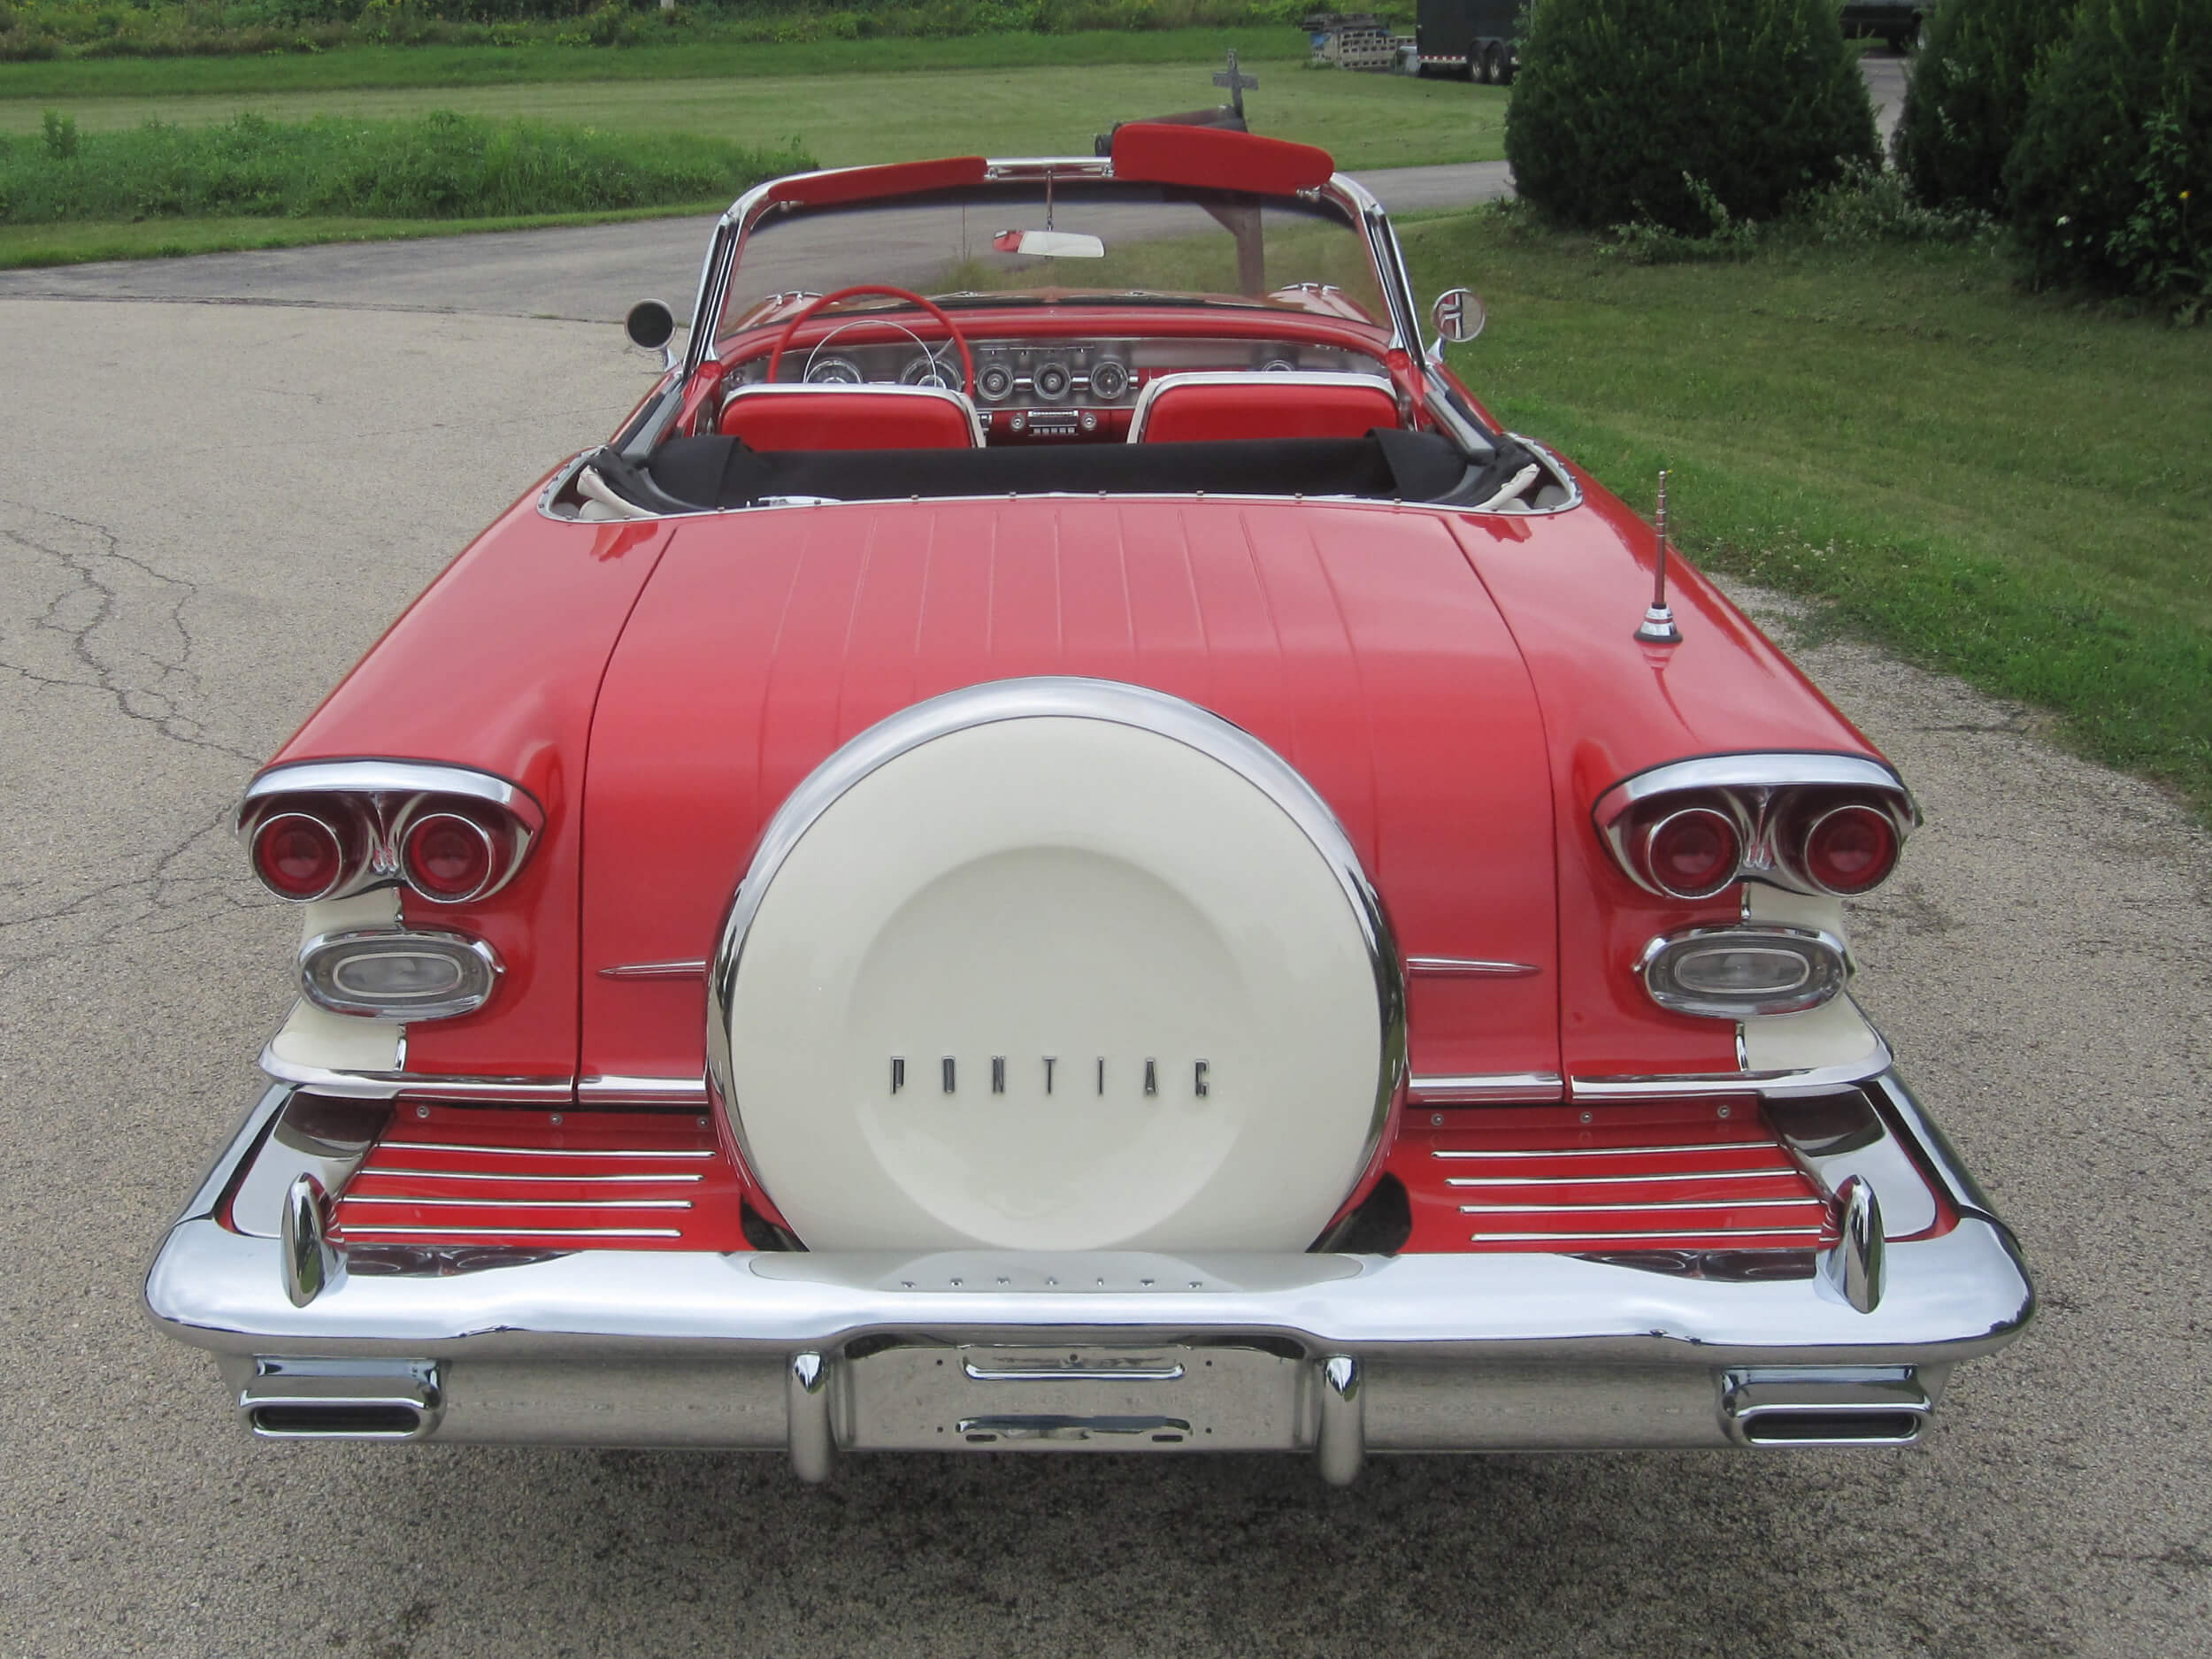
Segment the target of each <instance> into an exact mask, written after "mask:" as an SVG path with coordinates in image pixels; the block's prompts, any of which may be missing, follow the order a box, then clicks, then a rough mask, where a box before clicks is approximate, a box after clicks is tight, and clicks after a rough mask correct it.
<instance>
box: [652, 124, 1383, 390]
mask: <svg viewBox="0 0 2212 1659" xmlns="http://www.w3.org/2000/svg"><path fill="white" fill-rule="evenodd" d="M863 171H865V169H852V168H839V169H833V170H828V171H826V172H824V173H811V174H807V173H801V174H794V175H792V176H791V178H790V179H775V180H768V181H766V182H764V183H762V184H758V185H756V186H755V187H754V188H751V189H749V190H748V191H747V192H746V193H745V194H744V195H743V196H740V197H738V199H737V200H736V201H735V202H733V203H732V204H731V205H730V208H729V211H726V212H725V213H724V214H723V215H722V217H721V218H720V219H718V221H717V222H716V224H715V228H714V235H713V238H712V240H711V241H710V242H709V244H708V248H707V257H706V262H705V264H704V265H703V266H702V268H701V270H700V273H699V291H698V296H697V298H696V299H695V302H694V303H693V306H692V320H691V335H690V339H689V340H688V342H687V344H686V347H685V354H684V361H683V367H684V373H685V376H686V377H687V378H688V376H689V375H690V374H692V373H695V372H696V371H697V370H698V369H699V368H700V367H702V366H703V365H705V364H706V363H707V362H709V361H710V360H711V359H712V358H713V357H715V355H716V352H717V349H718V346H719V344H720V341H719V339H718V334H719V329H720V324H721V319H722V311H723V307H724V304H725V303H726V300H727V298H728V296H729V292H730V288H731V284H732V282H733V279H734V277H735V276H736V273H737V267H738V265H739V263H740V261H741V257H742V255H743V250H744V244H745V241H746V239H747V237H748V236H749V234H751V232H752V230H753V227H755V226H757V224H759V223H760V221H761V220H762V219H764V218H766V217H767V216H768V215H769V214H770V213H771V212H776V211H781V212H783V213H785V214H787V215H795V214H800V213H806V212H821V213H828V212H833V211H849V210H850V209H851V208H852V207H854V206H856V205H858V204H857V203H856V202H854V201H852V200H850V199H846V200H842V201H840V202H838V203H836V204H834V205H832V204H824V205H823V206H821V207H818V208H810V207H808V206H804V205H802V204H798V203H795V202H794V201H792V200H791V199H790V198H789V196H788V195H787V194H784V195H780V194H779V188H780V187H783V188H786V189H787V187H788V186H789V184H790V183H791V181H792V179H806V178H827V177H830V176H833V173H849V172H863ZM1049 180H1070V181H1074V180H1081V181H1082V182H1084V183H1086V184H1090V185H1097V184H1106V185H1109V186H1110V185H1111V184H1112V183H1113V182H1114V172H1113V163H1112V161H1111V160H1110V158H1108V157H1091V156H1071V157H1022V158H1018V159H1013V160H1003V161H991V162H987V163H986V164H985V167H984V174H983V179H982V180H981V182H982V183H983V184H985V185H991V184H1039V183H1045V182H1048V181H1049ZM1129 182H1130V185H1131V188H1132V190H1133V191H1134V190H1136V189H1138V188H1156V186H1155V185H1153V184H1151V182H1150V181H1147V180H1131V181H1129ZM921 194H925V193H924V192H918V191H894V192H886V193H885V194H883V195H881V196H876V197H874V198H873V202H874V204H879V205H882V206H887V207H888V206H893V205H895V204H898V203H900V202H901V201H902V200H905V199H909V198H910V197H911V196H917V195H921ZM1222 194H1223V195H1224V196H1239V197H1240V198H1242V199H1244V200H1247V201H1248V200H1251V199H1253V197H1254V196H1255V195H1256V194H1257V195H1258V196H1259V199H1261V200H1263V201H1264V200H1266V199H1268V197H1267V195H1266V194H1265V193H1255V192H1251V191H1246V190H1238V189H1235V188H1233V187H1225V188H1224V189H1223V191H1222ZM1278 199H1280V200H1283V201H1285V202H1286V203H1291V202H1294V203H1296V204H1298V205H1299V207H1300V209H1301V210H1302V211H1305V212H1309V213H1310V212H1311V211H1313V208H1314V205H1315V204H1317V203H1326V204H1329V205H1330V206H1332V207H1334V208H1335V209H1336V210H1337V211H1339V212H1340V213H1341V214H1342V215H1343V217H1344V218H1345V219H1346V220H1347V221H1348V228H1350V229H1352V230H1353V231H1354V233H1355V234H1358V235H1360V236H1361V237H1362V238H1363V241H1364V242H1365V244H1366V249H1367V257H1368V260H1369V263H1370V264H1371V265H1372V266H1373V268H1374V273H1375V279H1376V283H1377V286H1378V287H1379V288H1380V289H1381V291H1382V296H1383V299H1384V303H1385V305H1386V308H1387V311H1388V313H1389V315H1388V317H1387V319H1386V321H1384V322H1379V323H1378V325H1377V326H1379V327H1381V326H1386V327H1387V329H1388V331H1389V349H1392V350H1399V351H1404V352H1406V353H1408V354H1409V355H1410V354H1412V353H1413V352H1414V351H1415V350H1416V349H1417V342H1419V339H1420V331H1419V323H1418V320H1417V317H1418V313H1417V311H1416V309H1415V304H1414V299H1413V292H1412V287H1411V283H1410V281H1409V278H1408V276H1407V273H1406V266H1405V257H1404V255H1403V253H1402V251H1401V250H1400V249H1399V247H1398V238H1397V234H1396V233H1395V232H1394V231H1393V230H1392V228H1391V226H1390V219H1389V216H1388V215H1387V214H1386V213H1385V212H1384V211H1383V208H1382V204H1381V203H1380V202H1379V201H1377V200H1376V199H1375V197H1374V196H1373V195H1372V194H1371V192H1369V191H1368V190H1367V189H1366V188H1365V187H1363V185H1361V184H1359V183H1358V182H1357V181H1356V180H1352V179H1348V178H1347V177H1345V176H1344V175H1343V174H1342V173H1333V174H1331V176H1330V177H1329V179H1328V180H1327V182H1325V183H1324V184H1322V185H1320V186H1318V187H1317V188H1315V189H1313V190H1311V191H1305V190H1301V191H1299V192H1297V193H1296V195H1295V196H1283V197H1279V198H1278Z"/></svg>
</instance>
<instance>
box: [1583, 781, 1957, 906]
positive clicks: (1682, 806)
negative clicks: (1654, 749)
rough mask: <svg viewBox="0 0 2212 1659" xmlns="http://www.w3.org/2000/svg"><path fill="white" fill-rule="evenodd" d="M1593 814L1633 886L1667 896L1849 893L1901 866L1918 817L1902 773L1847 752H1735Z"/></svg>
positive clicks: (1599, 806)
mask: <svg viewBox="0 0 2212 1659" xmlns="http://www.w3.org/2000/svg"><path fill="white" fill-rule="evenodd" d="M1593 816H1594V818H1595V819H1596V823H1597V828H1598V832H1599V833H1600V834H1601V836H1602V837H1603V838H1604V840H1605V842H1606V844H1607V845H1608V846H1609V848H1610V849H1612V852H1613V856H1614V857H1615V858H1616V859H1617V860H1618V862H1619V864H1620V866H1621V868H1622V869H1623V870H1624V872H1627V874H1628V876H1629V879H1631V880H1632V881H1634V882H1635V883H1636V885H1637V886H1639V887H1642V888H1643V889H1644V890H1645V891H1646V892H1647V893H1653V894H1656V895H1660V896H1661V897H1663V898H1672V899H1683V900H1695V899H1709V898H1711V897H1713V896H1714V895H1717V894H1719V893H1721V892H1723V891H1724V890H1726V889H1727V888H1728V887H1732V885H1734V884H1735V883H1737V882H1739V881H1745V880H1754V881H1763V882H1767V883H1769V884H1770V885H1771V886H1774V887H1786V888H1789V889H1791V890H1793V891H1795V892H1799V893H1813V894H1828V895H1836V896H1839V897H1850V896H1852V895H1856V894H1861V893H1865V892H1868V891H1870V889H1872V888H1874V887H1879V886H1880V885H1881V884H1882V882H1883V881H1884V880H1886V879H1887V878H1888V876H1889V873H1890V872H1891V871H1892V870H1893V869H1895V868H1896V867H1897V856H1898V854H1899V852H1900V851H1901V850H1902V849H1903V846H1904V839H1905V834H1906V832H1907V831H1908V830H1909V829H1910V828H1911V827H1912V826H1914V825H1915V824H1916V823H1917V822H1918V821H1919V814H1918V812H1917V811H1916V810H1915V808H1914V806H1913V803H1912V797H1911V796H1910V795H1908V794H1907V793H1906V791H1905V787H1904V786H1903V785H1902V784H1901V783H1900V782H1898V780H1897V777H1896V774H1895V773H1894V772H1890V771H1889V770H1888V768H1887V767H1886V766H1883V765H1882V764H1879V763H1878V762H1875V761H1872V760H1867V759H1863V758H1861V757H1856V756H1843V755H1791V754H1777V755H1728V756H1716V757H1712V758H1711V759H1709V760H1696V761H1681V762H1677V763H1675V764H1671V765H1666V766H1661V767H1656V768H1655V769H1654V770H1653V771H1651V772H1643V773H1640V774H1639V775H1637V776H1636V777H1633V778H1631V779H1627V780H1624V781H1623V782H1621V783H1617V784H1616V785H1614V786H1613V787H1612V788H1610V789H1609V790H1607V791H1606V792H1605V794H1604V795H1601V796H1600V797H1599V799H1598V801H1597V803H1596V805H1595V807H1594V809H1593Z"/></svg>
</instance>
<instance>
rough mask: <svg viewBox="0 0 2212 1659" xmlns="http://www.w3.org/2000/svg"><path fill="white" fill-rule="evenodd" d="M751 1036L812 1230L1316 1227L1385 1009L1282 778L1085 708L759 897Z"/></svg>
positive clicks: (931, 1241)
mask: <svg viewBox="0 0 2212 1659" xmlns="http://www.w3.org/2000/svg"><path fill="white" fill-rule="evenodd" d="M731 1038H732V1050H733V1062H732V1079H731V1080H732V1083H733V1087H734V1092H735V1102H734V1104H735V1110H736V1114H737V1118H738V1122H739V1125H740V1133H741V1138H742V1139H743V1141H744V1142H745V1146H746V1149H747V1152H748V1155H749V1158H750V1160H751V1162H752V1164H753V1168H754V1170H755V1171H756V1172H757V1174H758V1176H759V1177H760V1179H761V1180H762V1181H763V1183H764V1185H765V1186H766V1187H767V1189H768V1191H769V1193H770V1194H771V1195H772V1198H773V1199H774V1201H775V1202H776V1203H777V1205H778V1206H779V1207H780V1209H781V1210H782V1211H783V1213H784V1215H785V1217H786V1218H787V1219H788V1220H789V1221H790V1223H791V1224H792V1225H793V1226H794V1227H795V1229H796V1230H797V1232H798V1233H799V1236H800V1237H801V1238H802V1239H803V1240H805V1241H806V1243H807V1244H808V1245H809V1247H810V1248H815V1249H863V1248H899V1249H906V1248H957V1247H963V1246H984V1247H999V1248H1021V1249H1082V1248H1163V1249H1193V1248H1215V1249H1302V1248H1304V1247H1305V1246H1307V1245H1308V1244H1309V1243H1310V1242H1311V1240H1313V1238H1314V1236H1315V1235H1316V1234H1317V1233H1318V1232H1319V1231H1320V1229H1321V1228H1322V1227H1323V1226H1324V1225H1326V1223H1327V1222H1328V1220H1329V1218H1330V1217H1331V1216H1332V1215H1333V1213H1334V1212H1335V1210H1337V1208H1338V1207H1339V1205H1340V1203H1341V1202H1342V1201H1343V1199H1344V1197H1345V1195H1346V1194H1347V1193H1348V1191H1349V1189H1350V1186H1351V1183H1352V1182H1353V1181H1354V1180H1355V1179H1356V1177H1357V1176H1358V1174H1359V1172H1360V1170H1361V1168H1362V1166H1363V1160H1364V1156H1365V1155H1366V1152H1367V1149H1368V1146H1369V1135H1370V1133H1371V1127H1372V1123H1373V1117H1374V1110H1375V1099H1376V1079H1377V1074H1378V1070H1379V1065H1380V1048H1381V1021H1380V1014H1379V1004H1378V992H1377V989H1376V984H1375V978H1374V972H1373V970H1372V967H1371V964H1370V961H1369V956H1368V952H1367V949H1366V946H1365V943H1364V941H1363V933H1362V930H1361V927H1360V926H1359V924H1358V921H1357V919H1356V917H1355V916H1354V913H1353V910H1352V907H1351V904H1350V902H1349V901H1348V898H1347V897H1346V895H1345V893H1344V890H1343V888H1342V887H1341V886H1340V883H1339V882H1338V880H1337V879H1336V877H1335V875H1334V874H1333V872H1332V871H1331V870H1330V868H1329V867H1328V865H1327V864H1326V863H1325V861H1324V859H1323V858H1322V856H1321V855H1320V853H1319V852H1318V851H1317V849H1315V848H1314V846H1313V844H1312V843H1311V842H1310V841H1309V840H1308V839H1307V838H1306V836H1305V834H1304V833H1302V831H1301V830H1300V829H1299V828H1298V827H1297V826H1295V825H1294V823H1293V822H1292V820H1291V819H1290V818H1289V817H1288V816H1287V815H1286V814H1285V813H1284V811H1283V810H1281V809H1280V808H1279V807H1278V806H1277V805H1276V804H1275V803H1274V802H1273V801H1271V799H1270V798H1269V797H1268V796H1267V795H1265V794H1264V793H1263V791H1261V790H1260V789H1259V788H1257V787H1255V786H1254V785H1253V784H1252V783H1250V782H1249V781H1248V780H1246V779H1245V778H1243V777H1242V776H1241V775H1240V774H1239V773H1238V772H1235V771H1233V770H1232V769H1231V768H1230V767H1228V766H1225V765H1224V764H1221V763H1220V762H1218V761H1216V760H1213V759H1211V758H1210V757H1206V756H1203V755H1201V754H1200V753H1198V752H1197V751H1196V750H1194V749H1189V748H1187V747H1186V746H1185V745H1183V744H1181V743H1179V742H1177V741H1174V740H1173V739H1171V738H1168V737H1164V736H1162V735H1159V734H1157V733H1151V732H1148V731H1143V730H1140V729H1137V728H1135V727H1132V726H1123V725H1118V724H1115V723H1112V722H1110V721H1105V720H1097V719H1085V718H1057V717H1056V718H1030V719H1018V720H1009V721H1002V722H998V723H996V724H992V725H987V726H976V727H972V728H969V729H966V730H963V731H958V732H955V733H949V734H948V735H946V736H943V737H940V738H936V739H933V740H932V741H928V742H926V743H924V744H922V745H920V746H919V747H918V748H917V749H912V750H910V751H909V752H907V753H906V754H903V755H902V756H900V757H897V758H895V759H894V760H892V761H890V762H889V763H887V764H885V765H884V766H882V767H881V768H879V770H877V771H876V772H872V773H871V774H870V775H869V776H867V777H866V778H864V780H861V781H860V782H859V783H858V784H856V786H855V787H852V788H851V789H850V790H849V791H848V792H847V793H846V794H845V795H842V796H841V797H840V798H839V799H838V800H837V801H836V802H835V803H834V804H833V805H832V806H831V807H830V808H829V809H828V810H826V812H825V813H824V814H823V815H822V817H821V818H819V819H818V821H817V822H816V823H815V824H814V826H812V827H811V828H810V830H809V831H808V832H807V833H806V835H805V836H804V838H803V840H802V841H800V842H799V844H798V846H797V847H796V848H795V849H794V850H793V852H792V853H791V855H790V856H789V857H788V858H787V861H786V862H785V864H783V866H782V868H781V869H780V872H778V873H777V874H776V876H775V878H774V879H773V882H772V885H771V887H770V888H769V890H768V892H767V894H766V895H765V896H764V899H763V900H762V902H761V904H760V908H759V910H758V913H757V916H756V917H755V918H754V921H753V925H752V927H751V930H750V932H749V933H748V935H747V937H746V941H745V945H744V950H743V954H742V956H741V958H740V961H739V967H738V973H737V978H736V982H735V987H734V992H733V997H732V1002H731ZM894 1056H897V1057H899V1058H900V1059H902V1061H903V1065H904V1085H903V1087H902V1088H900V1089H898V1090H897V1091H896V1092H895V1093H894V1092H893V1089H892V1072H893V1065H892V1062H893V1058H894ZM947 1056H950V1057H951V1059H952V1061H953V1063H954V1067H955V1071H954V1078H953V1082H954V1087H953V1088H952V1090H951V1091H950V1092H947V1091H946V1089H945V1087H944V1080H943V1071H942V1067H943V1062H944V1060H945V1058H946V1057H947ZM1048 1056H1049V1057H1051V1058H1052V1060H1053V1061H1054V1064H1053V1065H1052V1067H1051V1074H1052V1075H1051V1079H1050V1081H1051V1088H1050V1092H1049V1093H1048V1092H1047V1066H1046V1064H1045V1062H1046V1059H1047V1057H1048ZM995 1057H1002V1059H1003V1061H1004V1081H1003V1092H998V1091H996V1090H995V1089H994V1087H993V1084H994V1079H993V1064H992V1063H993V1060H994V1058H995ZM1101 1061H1103V1063H1104V1073H1103V1083H1102V1084H1101V1081H1100V1071H1099V1065H1100V1062H1101ZM1201 1061H1203V1062H1204V1063H1205V1067H1206V1071H1205V1082H1206V1093H1205V1094H1203V1095H1201V1094H1199V1093H1198V1092H1197V1087H1196V1086H1197V1081H1198V1071H1197V1067H1198V1064H1199V1063H1200V1062H1201ZM1148 1062H1149V1063H1150V1064H1151V1065H1152V1068H1153V1078H1154V1081H1155V1085H1156V1093H1153V1094H1147V1093H1146V1092H1145V1087H1144V1083H1145V1068H1146V1065H1147V1063H1148Z"/></svg>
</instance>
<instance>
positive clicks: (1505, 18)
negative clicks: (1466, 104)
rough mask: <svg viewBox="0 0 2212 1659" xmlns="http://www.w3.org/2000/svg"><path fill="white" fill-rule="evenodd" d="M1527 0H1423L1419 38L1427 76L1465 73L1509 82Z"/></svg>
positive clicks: (1470, 77)
mask: <svg viewBox="0 0 2212 1659" xmlns="http://www.w3.org/2000/svg"><path fill="white" fill-rule="evenodd" d="M1524 4H1525V0H1421V9H1420V12H1419V13H1418V15H1417V19H1416V21H1415V24H1414V39H1415V41H1416V42H1417V50H1418V51H1419V52H1420V57H1421V73H1423V74H1425V75H1460V76H1463V77H1465V78H1466V79H1468V80H1470V81H1482V82H1484V83H1485V84H1486V85H1490V86H1500V87H1502V86H1508V85H1510V84H1511V82H1512V80H1513V71H1514V69H1515V67H1516V66H1517V65H1516V59H1515V56H1514V49H1513V27H1514V24H1515V22H1516V21H1517V19H1519V17H1520V14H1521V11H1522V8H1523V5H1524Z"/></svg>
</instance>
